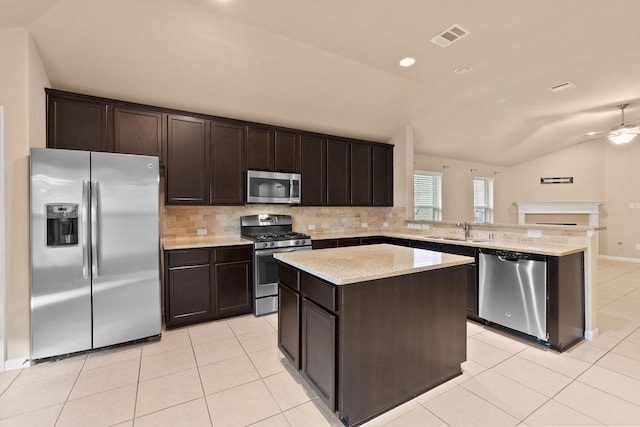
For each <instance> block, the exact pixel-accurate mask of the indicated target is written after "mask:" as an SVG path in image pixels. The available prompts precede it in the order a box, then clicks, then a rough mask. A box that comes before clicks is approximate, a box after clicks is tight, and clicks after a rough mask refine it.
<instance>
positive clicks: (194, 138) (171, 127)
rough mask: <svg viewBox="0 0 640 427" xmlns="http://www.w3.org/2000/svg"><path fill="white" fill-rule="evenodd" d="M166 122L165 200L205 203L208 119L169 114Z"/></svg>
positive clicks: (207, 173) (207, 175)
mask: <svg viewBox="0 0 640 427" xmlns="http://www.w3.org/2000/svg"><path fill="white" fill-rule="evenodd" d="M167 122H168V131H167V171H166V186H167V187H166V199H167V203H170V204H183V205H205V204H208V203H209V152H210V150H209V133H210V131H209V129H210V124H209V121H208V120H205V119H200V118H196V117H189V116H178V115H172V114H171V115H169V117H168V120H167Z"/></svg>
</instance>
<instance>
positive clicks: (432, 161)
mask: <svg viewBox="0 0 640 427" xmlns="http://www.w3.org/2000/svg"><path fill="white" fill-rule="evenodd" d="M414 169H415V170H425V171H431V172H442V219H443V220H444V221H468V222H473V178H474V177H475V176H482V177H487V178H494V183H493V185H494V223H501V222H505V220H504V218H503V217H505V216H506V213H503V212H501V211H499V210H498V209H495V208H496V207H497V206H502V205H505V204H506V202H503V201H502V200H503V198H504V197H505V196H504V195H505V190H504V185H505V179H504V171H505V168H504V167H500V166H494V165H487V164H484V163H473V162H465V161H461V160H453V159H446V158H442V157H431V156H425V155H423V154H415V155H414ZM411 187H413V183H412V185H411ZM409 213H410V214H411V211H410V212H409Z"/></svg>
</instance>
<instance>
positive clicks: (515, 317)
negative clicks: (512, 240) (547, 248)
mask: <svg viewBox="0 0 640 427" xmlns="http://www.w3.org/2000/svg"><path fill="white" fill-rule="evenodd" d="M478 264H479V272H478V275H479V295H478V297H479V307H478V315H479V316H480V317H481V318H482V319H485V320H488V321H490V322H493V323H496V324H498V325H502V326H506V327H507V328H511V329H515V330H516V331H520V332H523V333H525V334H528V335H533V336H534V337H536V338H538V339H541V340H543V341H548V336H547V262H546V257H545V256H544V255H534V254H526V253H520V252H511V251H503V250H496V249H480V255H479V261H478Z"/></svg>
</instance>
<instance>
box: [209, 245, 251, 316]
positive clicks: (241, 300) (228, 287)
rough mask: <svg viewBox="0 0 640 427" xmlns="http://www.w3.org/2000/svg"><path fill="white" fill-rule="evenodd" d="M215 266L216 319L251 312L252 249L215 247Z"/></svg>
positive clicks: (248, 247) (246, 247)
mask: <svg viewBox="0 0 640 427" xmlns="http://www.w3.org/2000/svg"><path fill="white" fill-rule="evenodd" d="M215 252H216V263H215V279H216V281H215V283H216V317H217V318H223V317H231V316H237V315H240V314H245V313H251V311H252V308H253V285H252V284H253V279H252V273H253V272H252V270H251V267H252V265H253V263H252V259H253V248H252V247H251V246H230V247H226V248H218V249H216V250H215Z"/></svg>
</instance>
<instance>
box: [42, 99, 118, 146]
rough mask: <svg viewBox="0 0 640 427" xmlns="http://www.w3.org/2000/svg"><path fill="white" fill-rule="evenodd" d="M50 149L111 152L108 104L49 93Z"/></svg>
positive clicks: (48, 144) (48, 139) (48, 135)
mask: <svg viewBox="0 0 640 427" xmlns="http://www.w3.org/2000/svg"><path fill="white" fill-rule="evenodd" d="M47 103H48V106H47V108H48V110H47V148H64V149H69V150H87V151H110V150H109V149H110V147H109V146H108V145H109V144H108V137H107V119H108V118H107V112H108V108H107V104H105V103H101V102H98V101H94V102H92V101H89V100H84V99H72V98H66V97H58V96H55V95H51V94H48V95H47Z"/></svg>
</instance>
